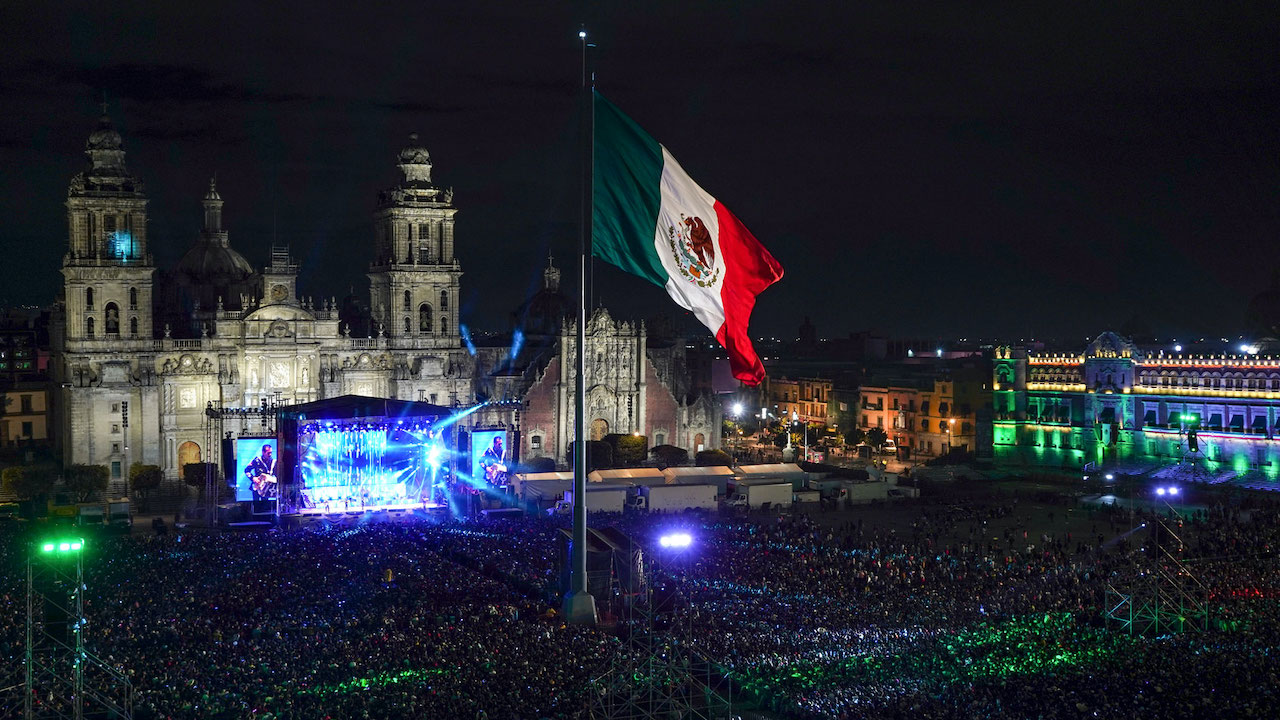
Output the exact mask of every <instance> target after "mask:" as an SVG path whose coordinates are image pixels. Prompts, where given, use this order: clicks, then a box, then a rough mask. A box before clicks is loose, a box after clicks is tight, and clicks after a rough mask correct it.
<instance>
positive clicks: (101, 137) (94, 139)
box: [85, 114, 124, 150]
mask: <svg viewBox="0 0 1280 720" xmlns="http://www.w3.org/2000/svg"><path fill="white" fill-rule="evenodd" d="M123 147H124V140H123V139H121V137H120V133H118V132H116V129H115V126H114V125H112V124H111V118H109V117H107V116H106V115H105V114H104V115H103V116H102V117H100V118H98V128H97V129H96V130H94V131H93V134H92V135H90V136H89V141H88V142H87V143H85V149H86V150H120V149H122V148H123Z"/></svg>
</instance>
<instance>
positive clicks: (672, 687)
mask: <svg viewBox="0 0 1280 720" xmlns="http://www.w3.org/2000/svg"><path fill="white" fill-rule="evenodd" d="M635 557H637V558H638V564H639V567H640V572H639V573H638V574H637V575H638V578H637V579H638V583H637V584H638V586H639V587H638V591H637V589H636V588H635V587H634V586H633V587H632V588H628V587H626V585H627V583H625V582H619V581H618V577H617V575H615V579H614V581H613V583H612V585H613V587H612V592H611V593H610V597H609V598H607V599H603V598H602V600H606V603H607V604H608V605H609V606H610V610H611V611H612V613H611V614H613V615H614V616H615V617H616V618H617V632H618V636H619V639H620V640H621V642H620V643H619V644H618V647H617V648H616V649H615V650H614V653H613V655H612V657H611V658H610V661H609V666H608V669H607V670H606V671H605V672H604V673H603V674H601V675H600V676H598V677H597V678H595V679H594V680H593V681H592V701H593V703H592V707H591V712H590V717H592V718H601V719H607V720H649V719H651V718H662V719H663V720H667V719H676V718H678V719H679V720H721V719H723V718H730V717H733V695H732V683H731V681H730V679H729V678H728V677H726V676H724V675H722V674H721V673H720V671H719V670H718V668H717V667H716V666H715V665H714V664H713V663H711V662H710V661H709V660H708V659H707V658H706V657H705V656H704V655H702V653H700V652H699V651H698V650H697V648H696V647H695V645H694V643H693V632H692V630H693V628H692V623H693V612H692V607H690V605H689V603H688V601H687V600H686V599H685V598H684V597H683V596H682V595H681V594H680V593H679V592H678V591H677V589H676V584H675V582H674V581H673V580H674V578H673V577H672V576H670V575H669V574H668V573H667V571H668V570H670V569H672V567H678V563H679V561H678V560H676V561H674V562H675V565H671V564H668V563H665V562H659V561H658V560H657V556H656V555H654V554H652V553H647V552H644V551H643V550H640V551H639V552H638V553H637V554H636V555H635ZM629 590H631V591H630V592H629Z"/></svg>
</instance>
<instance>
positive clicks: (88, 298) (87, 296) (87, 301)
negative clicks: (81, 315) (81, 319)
mask: <svg viewBox="0 0 1280 720" xmlns="http://www.w3.org/2000/svg"><path fill="white" fill-rule="evenodd" d="M84 309H85V310H92V309H93V288H85V289H84Z"/></svg>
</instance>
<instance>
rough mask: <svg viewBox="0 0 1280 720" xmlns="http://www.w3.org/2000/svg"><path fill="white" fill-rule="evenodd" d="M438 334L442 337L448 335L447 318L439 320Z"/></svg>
mask: <svg viewBox="0 0 1280 720" xmlns="http://www.w3.org/2000/svg"><path fill="white" fill-rule="evenodd" d="M440 333H441V334H442V335H448V334H449V318H447V317H442V318H440Z"/></svg>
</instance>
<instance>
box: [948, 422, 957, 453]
mask: <svg viewBox="0 0 1280 720" xmlns="http://www.w3.org/2000/svg"><path fill="white" fill-rule="evenodd" d="M955 427H956V419H955V418H951V419H950V420H947V454H948V455H950V454H951V446H952V444H953V443H955V438H953V437H952V435H951V433H952V431H953V430H955Z"/></svg>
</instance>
